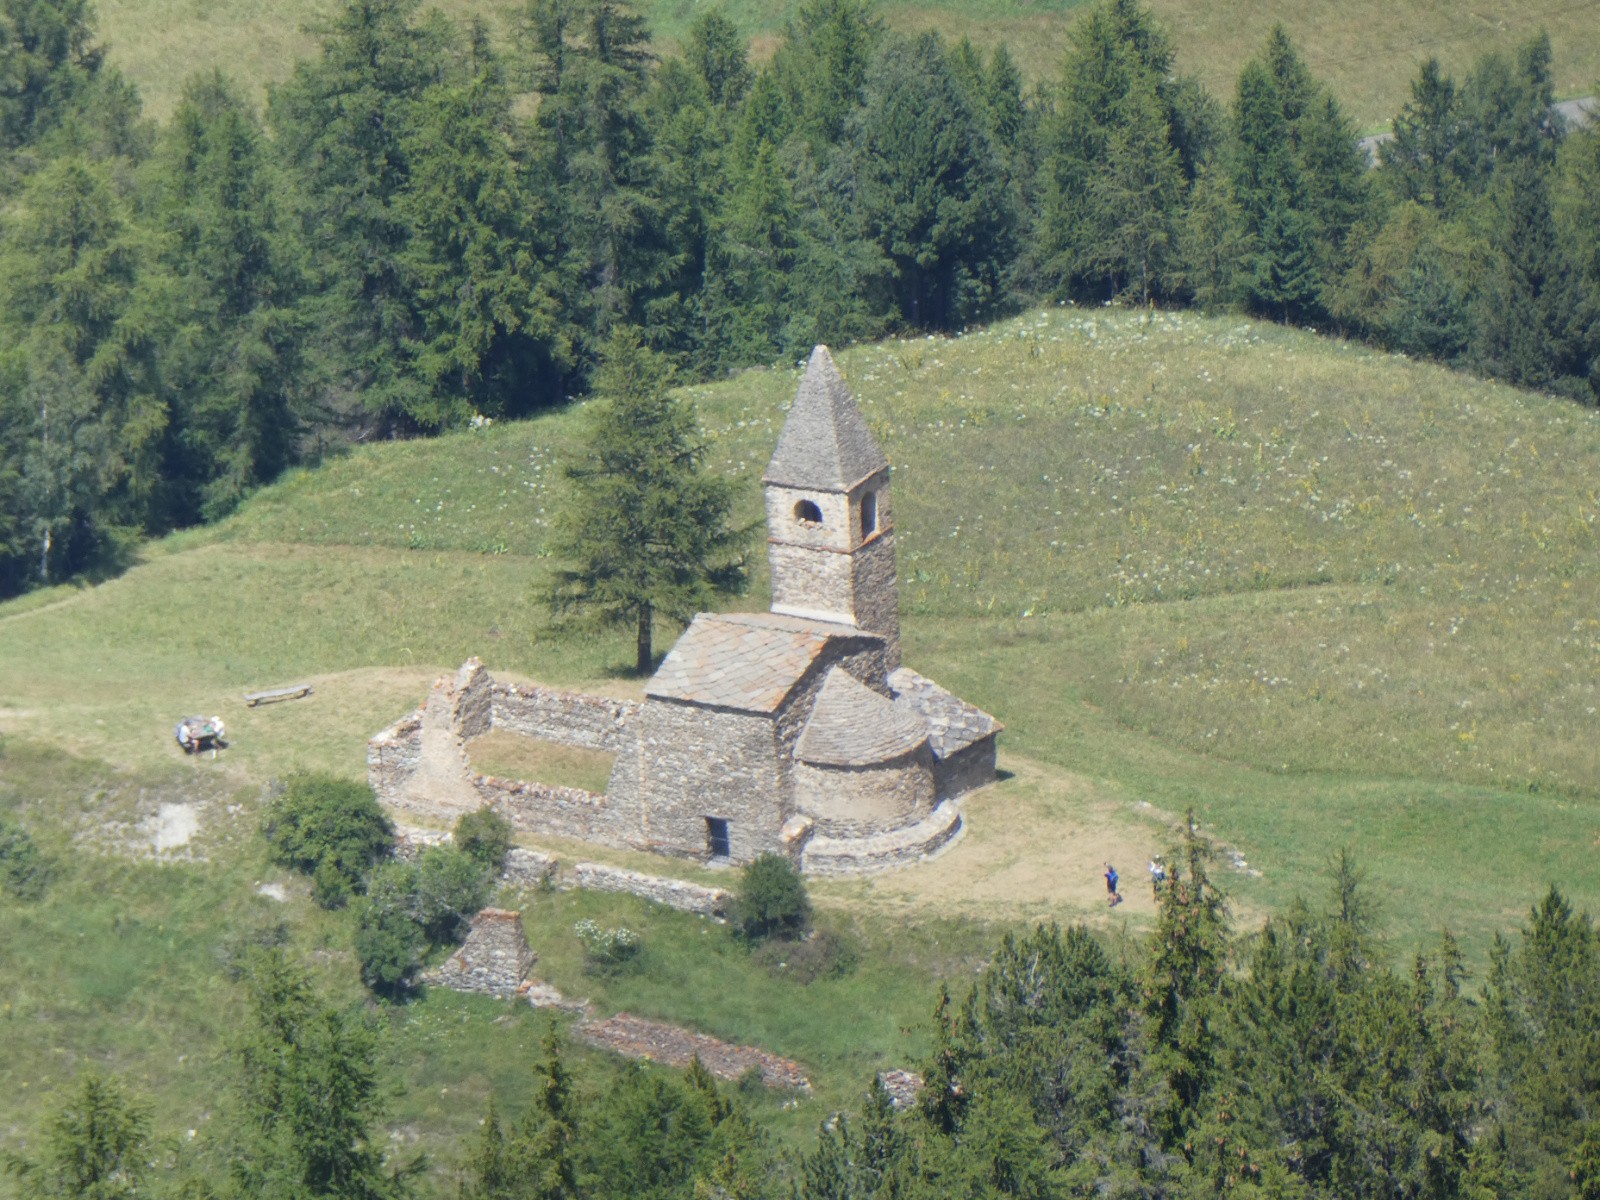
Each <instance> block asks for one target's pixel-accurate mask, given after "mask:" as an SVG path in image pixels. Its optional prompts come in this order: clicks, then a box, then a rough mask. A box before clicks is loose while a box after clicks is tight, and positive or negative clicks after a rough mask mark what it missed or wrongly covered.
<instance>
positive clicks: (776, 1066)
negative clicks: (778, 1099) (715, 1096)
mask: <svg viewBox="0 0 1600 1200" xmlns="http://www.w3.org/2000/svg"><path fill="white" fill-rule="evenodd" d="M573 1032H574V1033H575V1034H576V1035H577V1036H578V1037H580V1038H582V1039H583V1040H584V1041H586V1042H588V1043H589V1044H590V1045H591V1046H599V1047H601V1048H602V1049H606V1050H611V1051H613V1052H615V1053H617V1054H621V1055H624V1056H625V1057H627V1058H642V1059H645V1060H647V1061H649V1062H658V1063H665V1064H666V1065H667V1066H669V1067H687V1066H688V1065H689V1063H690V1061H691V1060H693V1059H694V1058H696V1057H698V1058H699V1059H700V1065H701V1066H703V1067H705V1069H706V1070H707V1071H710V1072H711V1074H713V1075H715V1076H716V1077H717V1078H718V1079H727V1080H737V1079H739V1078H740V1077H741V1076H743V1075H744V1074H745V1072H747V1071H749V1070H750V1069H751V1068H754V1069H756V1070H758V1071H760V1072H761V1082H762V1083H764V1084H766V1085H767V1086H768V1087H770V1088H787V1089H789V1090H790V1091H796V1092H802V1093H804V1094H806V1095H810V1093H811V1080H810V1079H808V1078H806V1073H805V1068H803V1067H802V1066H801V1065H800V1064H799V1063H797V1062H794V1061H793V1060H792V1059H787V1058H779V1057H778V1056H777V1055H776V1054H769V1053H768V1052H767V1051H765V1050H760V1049H757V1048H756V1047H754V1046H733V1045H730V1044H729V1043H727V1042H724V1041H719V1040H718V1039H717V1038H714V1037H711V1036H709V1035H707V1034H704V1033H695V1032H694V1031H692V1030H689V1029H681V1028H679V1027H678V1026H676V1025H666V1024H663V1023H662V1022H660V1021H646V1020H645V1019H644V1018H642V1017H635V1016H631V1015H629V1014H628V1013H618V1014H617V1015H616V1016H614V1017H612V1018H610V1019H609V1020H605V1021H597V1022H595V1023H593V1024H587V1023H585V1024H581V1025H578V1026H577V1027H576V1028H575V1029H574V1030H573Z"/></svg>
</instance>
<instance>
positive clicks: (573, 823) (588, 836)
mask: <svg viewBox="0 0 1600 1200" xmlns="http://www.w3.org/2000/svg"><path fill="white" fill-rule="evenodd" d="M468 782H470V783H471V784H472V786H473V788H474V789H475V790H476V791H477V793H478V795H479V796H480V797H482V799H483V803H484V804H485V805H486V806H487V807H489V808H492V809H494V810H495V812H497V813H499V814H500V815H501V816H502V817H504V818H505V819H506V820H507V821H509V822H510V823H511V827H512V828H513V829H516V830H519V831H520V832H523V833H548V834H554V835H555V836H556V837H570V838H578V839H580V840H581V841H586V842H598V843H599V844H601V845H603V846H615V847H619V848H628V847H631V846H632V845H633V843H632V842H631V841H630V840H629V838H628V833H629V832H630V831H629V830H628V829H626V828H625V823H624V822H621V821H619V820H618V819H617V814H616V813H615V812H613V811H612V809H611V806H610V805H609V804H608V803H607V798H606V797H605V796H602V795H600V794H599V793H598V792H586V791H584V790H583V789H581V788H570V787H560V786H558V785H556V784H553V783H538V782H534V781H529V780H520V779H500V778H497V777H496V776H493V775H471V776H469V777H468Z"/></svg>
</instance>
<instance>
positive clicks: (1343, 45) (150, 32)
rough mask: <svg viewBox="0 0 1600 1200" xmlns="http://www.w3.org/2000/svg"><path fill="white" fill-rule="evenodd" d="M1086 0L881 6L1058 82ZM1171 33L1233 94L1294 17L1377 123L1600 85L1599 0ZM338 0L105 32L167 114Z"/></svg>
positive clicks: (114, 11)
mask: <svg viewBox="0 0 1600 1200" xmlns="http://www.w3.org/2000/svg"><path fill="white" fill-rule="evenodd" d="M1081 3H1082V0H922V2H921V3H917V4H908V3H903V2H896V0H886V2H884V3H882V4H880V6H879V11H880V12H881V13H882V15H883V16H884V18H885V19H886V20H887V22H888V23H889V25H890V26H891V27H893V28H896V29H900V30H903V31H906V32H921V31H923V30H930V29H931V30H937V31H938V32H940V33H942V34H944V35H945V36H946V37H947V38H950V39H952V40H954V39H957V38H960V37H963V36H967V37H971V38H972V40H973V41H974V42H976V43H977V44H979V45H980V46H983V47H988V46H992V45H995V44H997V43H999V42H1005V43H1007V44H1008V45H1009V46H1010V47H1011V49H1012V52H1013V54H1014V55H1015V56H1016V58H1017V60H1018V63H1019V65H1020V66H1021V67H1022V69H1023V71H1024V72H1025V73H1026V74H1027V75H1028V76H1029V77H1030V78H1032V79H1050V78H1054V76H1055V75H1056V73H1057V70H1058V69H1059V65H1060V61H1061V56H1062V54H1063V53H1064V51H1065V49H1066V45H1067V33H1068V30H1069V29H1070V27H1071V24H1072V21H1073V20H1074V18H1075V16H1076V12H1075V10H1076V9H1077V8H1078V7H1079V6H1080V4H1081ZM434 7H437V8H439V9H441V10H442V11H443V12H445V13H447V14H449V15H450V16H452V17H455V18H458V19H459V18H463V17H466V16H468V15H471V14H480V15H482V16H484V17H486V18H487V19H488V20H489V21H490V22H491V23H492V24H493V25H494V26H495V27H496V28H497V29H499V30H500V31H502V32H504V31H505V30H507V29H509V28H510V26H511V24H512V22H513V21H514V20H515V18H516V14H517V13H518V12H520V11H521V8H522V5H521V4H520V3H519V2H518V0H438V2H437V3H436V4H435V5H434ZM641 7H642V8H643V9H644V10H645V12H646V13H647V14H648V16H649V19H650V22H651V26H652V28H653V30H654V31H655V33H656V36H657V37H658V38H659V39H660V40H661V41H662V42H663V43H664V44H665V45H667V46H671V45H672V44H673V43H674V42H675V40H676V39H677V38H679V37H681V36H682V34H683V32H684V31H685V30H686V29H687V28H688V26H689V24H690V22H691V21H692V20H693V19H694V17H695V16H696V15H697V13H698V11H699V6H698V5H696V4H693V3H690V2H689V0H641ZM1150 7H1151V9H1152V10H1153V11H1154V12H1155V13H1156V15H1157V16H1158V17H1160V18H1161V20H1162V21H1164V22H1165V23H1166V24H1167V26H1168V27H1169V28H1170V29H1171V31H1172V33H1173V35H1174V37H1175V39H1176V42H1177V45H1178V48H1179V63H1180V67H1181V69H1182V70H1185V71H1189V72H1193V73H1195V74H1197V75H1198V76H1199V77H1200V78H1201V79H1202V80H1203V81H1204V82H1205V84H1206V86H1207V87H1208V88H1210V89H1211V90H1212V91H1213V92H1214V93H1216V94H1217V95H1218V96H1219V97H1221V98H1223V99H1224V100H1226V99H1228V98H1231V96H1232V94H1233V84H1234V80H1235V79H1236V78H1237V77H1238V74H1239V69H1240V67H1241V66H1243V64H1244V62H1245V60H1246V59H1248V58H1249V57H1250V56H1251V55H1252V54H1254V53H1255V52H1256V51H1257V50H1258V49H1259V48H1260V46H1261V42H1262V39H1263V38H1264V37H1265V35H1266V31H1267V30H1269V29H1270V28H1271V27H1272V25H1273V24H1274V23H1276V22H1281V23H1282V24H1283V25H1284V26H1285V27H1286V28H1287V29H1288V30H1289V33H1290V34H1291V35H1292V36H1293V37H1294V39H1295V41H1296V43H1297V44H1299V46H1300V47H1301V49H1302V51H1303V52H1304V54H1305V55H1306V58H1307V61H1308V63H1309V65H1310V66H1311V68H1312V70H1313V71H1314V72H1316V74H1317V75H1318V77H1319V78H1322V79H1324V80H1326V81H1327V82H1328V83H1329V84H1330V85H1331V86H1332V88H1333V91H1334V94H1335V95H1337V96H1338V97H1339V98H1340V100H1341V101H1342V102H1343V103H1344V104H1345V106H1346V108H1347V111H1348V112H1349V113H1350V115H1351V116H1352V117H1353V118H1354V119H1355V121H1356V122H1357V124H1358V125H1360V126H1362V127H1363V128H1372V129H1376V128H1381V127H1384V126H1386V125H1387V123H1388V121H1389V119H1390V118H1391V117H1393V115H1394V114H1395V112H1396V111H1397V110H1398V109H1399V107H1400V105H1401V104H1403V103H1404V102H1405V100H1406V99H1407V97H1408V96H1409V91H1408V88H1409V85H1410V80H1411V79H1412V78H1413V77H1414V76H1415V74H1416V69H1417V65H1418V64H1419V62H1420V61H1421V60H1422V59H1424V58H1426V57H1428V56H1429V55H1437V56H1438V57H1439V59H1440V61H1441V62H1443V63H1444V65H1445V66H1446V67H1447V68H1448V69H1450V70H1452V71H1454V72H1455V73H1456V74H1457V75H1460V74H1462V73H1464V72H1465V71H1466V70H1467V68H1468V67H1470V66H1471V64H1472V62H1473V61H1474V60H1475V59H1476V58H1477V57H1478V56H1479V55H1480V54H1483V53H1485V52H1486V51H1490V50H1509V49H1510V48H1512V47H1513V46H1515V45H1516V44H1517V43H1519V42H1522V41H1526V40H1527V39H1528V38H1529V37H1530V36H1532V35H1533V34H1535V33H1537V32H1538V31H1539V30H1541V29H1544V30H1547V31H1548V32H1549V34H1550V37H1551V40H1552V42H1553V44H1554V47H1555V52H1556V53H1555V80H1556V86H1557V89H1558V90H1560V91H1561V92H1562V93H1563V94H1565V95H1578V94H1586V93H1588V92H1590V91H1591V90H1593V88H1594V86H1595V84H1596V82H1597V80H1600V41H1597V39H1595V38H1594V37H1593V36H1592V27H1593V24H1594V20H1595V12H1596V9H1595V5H1594V3H1593V2H1592V0H1583V2H1580V3H1570V2H1569V3H1559V2H1550V3H1543V4H1530V3H1526V2H1523V0H1488V2H1487V3H1471V4H1469V3H1467V2H1466V0H1409V2H1406V3H1400V4H1385V3H1382V2H1381V0H1340V2H1339V3H1332V2H1330V0H1310V2H1305V0H1301V2H1295V0H1267V2H1266V3H1262V4H1217V3H1214V2H1212V0H1150ZM334 8H335V5H334V2H333V0H279V2H277V3H274V4H268V3H265V2H264V0H212V2H208V3H199V2H196V0H101V3H100V5H99V11H100V32H101V36H102V38H103V40H105V41H106V42H107V43H109V44H110V46H111V59H112V61H113V62H114V63H116V64H117V65H119V66H120V67H121V68H122V69H123V70H124V71H125V72H127V74H128V75H129V77H130V78H131V79H133V81H134V82H135V83H137V84H138V85H139V89H140V91H141V93H142V94H143V95H144V97H145V102H146V106H147V109H148V111H149V112H150V113H151V114H152V115H153V116H156V117H159V118H163V119H164V118H165V117H166V116H167V115H168V114H169V113H170V112H171V111H172V108H173V105H174V104H175V103H176V102H177V98H178V96H179V94H180V93H181V91H182V86H183V78H184V74H185V73H187V72H190V71H195V70H210V69H211V68H213V67H221V68H222V69H223V70H225V71H227V72H229V73H230V74H233V75H235V76H236V77H238V78H239V79H241V80H243V81H245V82H246V83H247V84H249V85H251V86H252V87H255V88H262V89H264V88H265V87H266V86H267V85H268V84H271V83H273V82H276V81H278V80H281V79H284V78H286V77H287V76H288V74H289V72H290V71H291V70H292V69H293V66H294V63H295V60H296V59H298V58H301V57H304V56H306V55H308V54H310V53H312V52H313V51H314V49H315V47H316V45H317V34H316V32H315V31H316V30H317V28H318V27H319V26H322V25H325V24H326V22H327V20H328V17H329V14H330V13H332V12H333V11H334ZM724 8H725V11H726V12H727V14H728V16H729V17H730V18H731V19H732V20H734V21H735V22H736V23H737V24H738V25H739V27H740V28H741V29H742V30H744V31H745V33H746V35H747V36H749V37H750V38H751V39H752V42H753V49H754V51H755V55H756V57H757V58H758V59H764V58H766V57H767V56H768V55H770V54H771V52H772V50H773V48H774V47H775V46H776V44H777V42H778V39H779V36H780V34H781V31H782V28H783V25H784V23H785V22H786V21H787V20H790V19H792V17H793V14H794V13H795V12H796V11H798V8H799V5H798V3H797V0H726V3H725V5H724Z"/></svg>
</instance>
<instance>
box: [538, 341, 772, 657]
mask: <svg viewBox="0 0 1600 1200" xmlns="http://www.w3.org/2000/svg"><path fill="white" fill-rule="evenodd" d="M671 375H672V373H671V368H670V367H669V366H668V365H667V363H666V362H665V360H664V359H663V358H662V357H661V356H660V355H659V354H656V353H654V352H653V351H651V350H649V349H648V348H646V347H645V346H644V345H642V344H641V341H640V338H639V334H638V333H637V331H635V330H633V329H629V328H626V327H624V328H622V329H619V330H618V331H617V332H616V333H615V334H614V335H613V336H612V339H611V341H610V342H609V343H608V345H607V348H606V355H605V358H604V360H603V365H602V367H601V369H600V371H599V373H598V375H597V377H596V381H595V385H596V391H597V392H598V394H599V399H598V400H596V401H595V404H594V408H593V415H592V418H591V422H590V428H589V433H588V438H587V444H586V446H585V451H584V455H583V459H582V461H581V462H580V463H579V464H577V465H574V466H573V467H571V468H570V469H569V471H568V477H569V479H570V480H571V481H572V484H573V489H574V490H573V496H572V500H571V502H570V504H569V506H568V508H567V510H566V512H565V513H564V514H563V517H562V527H561V534H560V545H559V552H560V553H561V555H562V556H563V557H564V558H566V559H567V560H568V562H569V563H570V564H571V565H570V566H569V567H567V568H566V569H564V570H562V571H560V572H559V573H558V574H557V577H556V582H555V585H554V588H553V590H552V593H551V599H552V602H553V604H554V606H555V608H556V610H557V612H558V613H579V612H581V613H585V614H587V615H588V616H589V617H590V618H591V619H593V620H595V621H597V622H599V623H601V624H612V625H625V626H632V627H633V629H634V631H635V633H636V635H637V638H636V649H637V654H636V658H635V669H636V670H637V671H638V672H639V674H640V675H647V674H649V672H650V670H651V668H652V666H653V664H654V649H653V645H654V643H653V640H652V639H653V630H654V622H655V617H656V615H657V614H658V613H659V614H661V615H662V616H668V617H672V618H675V619H677V620H682V621H687V620H688V619H689V618H690V617H692V616H693V615H694V614H695V613H696V612H697V611H699V610H700V609H701V608H703V607H705V606H706V605H707V604H708V603H709V602H710V601H711V600H712V599H713V598H714V597H716V596H718V595H727V594H731V593H733V592H735V591H737V590H739V589H740V588H742V587H743V584H744V553H743V547H744V542H745V538H746V531H745V530H743V529H740V528H736V527H734V526H732V525H731V524H730V523H729V519H730V515H731V512H732V506H733V497H732V492H731V490H730V488H729V485H728V483H727V481H726V480H724V479H720V478H717V477H713V476H710V475H707V474H705V472H704V459H705V445H704V443H703V442H702V441H701V440H700V436H699V433H698V431H697V430H696V428H695V415H694V409H693V408H692V407H691V406H690V405H689V404H687V403H686V402H684V401H681V400H679V399H678V398H677V397H676V396H674V395H673V394H672V392H671V390H670V387H671Z"/></svg>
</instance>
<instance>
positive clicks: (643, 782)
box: [607, 698, 784, 862]
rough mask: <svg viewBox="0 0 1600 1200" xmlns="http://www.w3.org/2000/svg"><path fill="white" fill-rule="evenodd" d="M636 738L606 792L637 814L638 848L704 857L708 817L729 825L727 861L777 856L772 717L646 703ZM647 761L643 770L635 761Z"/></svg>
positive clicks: (777, 783)
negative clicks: (769, 853)
mask: <svg viewBox="0 0 1600 1200" xmlns="http://www.w3.org/2000/svg"><path fill="white" fill-rule="evenodd" d="M635 726H636V728H637V729H638V733H639V740H638V743H637V744H636V746H635V747H634V750H633V752H632V753H624V754H619V755H618V756H617V762H616V766H615V767H614V768H613V769H612V772H611V781H610V783H609V785H608V786H607V793H608V795H609V796H610V797H611V798H612V800H613V801H615V802H617V803H619V805H625V806H627V807H628V808H630V809H631V810H633V811H634V812H636V813H638V822H639V831H638V837H639V840H638V841H637V842H636V843H635V844H637V845H640V846H641V847H643V848H646V849H650V850H654V851H656V852H658V853H661V854H674V855H678V856H680V857H685V858H697V859H703V858H705V857H706V854H707V846H706V818H707V817H720V818H722V819H724V820H726V821H727V822H728V833H729V840H730V850H731V856H732V858H733V860H734V861H735V862H748V861H749V860H750V859H752V858H755V857H756V856H757V855H760V854H762V853H764V852H767V851H771V852H773V853H782V852H783V845H782V839H781V835H780V830H781V828H782V825H783V820H784V818H783V816H782V815H781V800H780V797H779V791H780V780H779V772H778V761H777V758H778V751H777V743H776V740H775V738H774V735H773V723H772V721H771V720H770V719H768V718H766V717H763V716H757V715H754V714H751V713H741V712H734V711H732V710H730V709H715V708H700V707H697V706H694V705H689V704H682V703H679V702H677V701H674V700H662V699H657V698H651V699H650V700H647V701H646V702H645V705H644V708H643V709H642V710H641V711H640V714H639V718H638V720H637V721H636V722H635ZM641 757H642V758H645V759H648V760H649V763H650V767H649V770H648V771H647V772H642V771H641V770H640V764H639V760H640V758H641Z"/></svg>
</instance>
